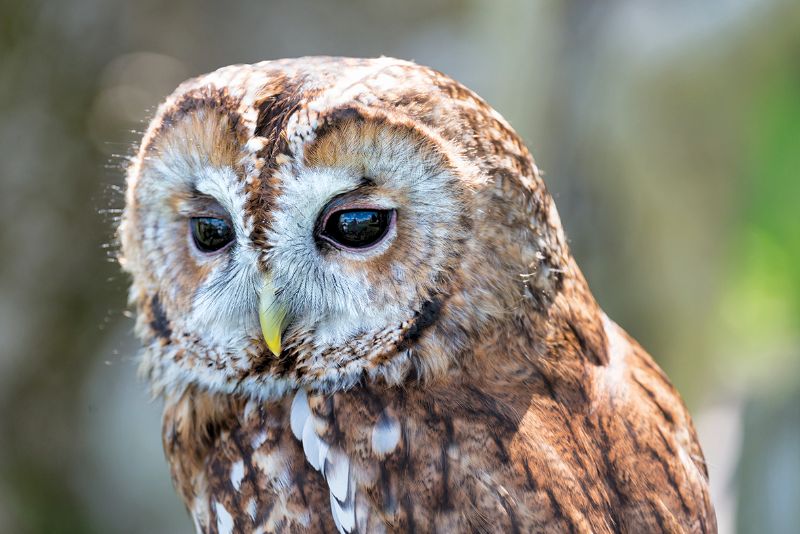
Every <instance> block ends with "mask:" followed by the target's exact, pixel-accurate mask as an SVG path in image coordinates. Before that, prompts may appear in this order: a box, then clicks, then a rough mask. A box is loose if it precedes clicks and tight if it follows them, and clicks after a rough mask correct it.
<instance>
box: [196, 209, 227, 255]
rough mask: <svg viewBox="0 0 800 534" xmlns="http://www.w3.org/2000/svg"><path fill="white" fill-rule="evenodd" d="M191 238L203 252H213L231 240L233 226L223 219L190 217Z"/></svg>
mask: <svg viewBox="0 0 800 534" xmlns="http://www.w3.org/2000/svg"><path fill="white" fill-rule="evenodd" d="M191 225H192V238H193V239H194V244H195V245H197V248H198V249H200V250H202V251H203V252H214V251H215V250H219V249H221V248H222V247H224V246H225V245H227V244H228V243H230V242H231V241H233V228H231V225H230V223H229V222H228V221H226V220H225V219H218V218H216V217H192V221H191Z"/></svg>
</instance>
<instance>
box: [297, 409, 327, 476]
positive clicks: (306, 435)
mask: <svg viewBox="0 0 800 534" xmlns="http://www.w3.org/2000/svg"><path fill="white" fill-rule="evenodd" d="M322 443H323V441H322V440H321V439H320V437H319V436H317V433H316V432H315V430H314V418H313V417H308V418H307V419H306V424H305V425H304V426H303V452H304V453H305V455H306V460H308V463H310V464H311V467H313V468H314V469H316V470H317V471H319V470H320V462H319V448H320V446H321V445H322ZM325 445H326V446H327V444H325Z"/></svg>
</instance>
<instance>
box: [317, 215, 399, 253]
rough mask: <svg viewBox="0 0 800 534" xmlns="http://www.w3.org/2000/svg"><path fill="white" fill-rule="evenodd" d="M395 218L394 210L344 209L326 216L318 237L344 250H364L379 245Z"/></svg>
mask: <svg viewBox="0 0 800 534" xmlns="http://www.w3.org/2000/svg"><path fill="white" fill-rule="evenodd" d="M394 218H395V211H394V210H380V209H366V208H358V209H346V210H340V211H334V212H333V213H331V214H330V215H328V216H327V218H326V219H325V222H324V226H323V228H322V232H321V233H320V237H322V238H323V239H325V240H327V241H329V242H331V243H333V244H334V245H336V246H338V247H339V248H344V249H366V248H369V247H371V246H373V245H375V244H377V243H379V242H380V241H381V240H382V239H383V238H384V237H385V236H386V234H387V232H388V230H389V227H390V226H391V224H392V222H393V221H394Z"/></svg>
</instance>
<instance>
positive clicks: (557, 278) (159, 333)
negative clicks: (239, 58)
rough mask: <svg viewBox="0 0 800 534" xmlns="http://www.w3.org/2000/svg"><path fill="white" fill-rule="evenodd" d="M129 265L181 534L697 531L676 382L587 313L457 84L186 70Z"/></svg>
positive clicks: (395, 67) (554, 220)
mask: <svg viewBox="0 0 800 534" xmlns="http://www.w3.org/2000/svg"><path fill="white" fill-rule="evenodd" d="M118 235H119V239H120V242H121V253H120V263H121V265H122V267H123V269H124V270H125V271H127V272H128V273H130V276H131V279H132V284H131V289H130V296H129V298H130V302H131V305H132V307H134V308H135V310H136V317H137V319H136V332H137V334H138V336H139V337H140V338H141V340H142V344H143V351H142V357H141V371H142V374H143V376H144V377H146V379H147V380H148V381H149V383H150V384H151V385H152V388H153V391H154V393H155V395H157V396H159V397H161V398H163V400H164V415H163V427H162V431H163V432H162V439H163V445H164V450H165V453H166V456H167V459H168V461H169V464H170V467H171V475H172V480H173V483H174V485H175V487H176V489H177V492H178V493H179V494H180V496H181V498H182V500H183V501H184V503H185V504H186V507H187V508H188V510H189V512H190V515H191V517H192V518H193V521H194V524H195V527H196V529H197V531H198V532H208V533H218V534H229V533H232V532H258V533H265V532H312V533H314V532H335V531H337V530H338V531H339V532H412V531H415V532H512V533H514V532H596V533H602V532H632V533H639V532H713V531H715V530H716V524H715V516H714V511H713V508H712V506H711V504H710V500H709V488H708V473H707V470H706V464H705V461H704V459H703V453H702V451H701V449H700V445H699V444H698V440H697V436H696V434H695V430H694V427H693V425H692V421H691V419H690V417H689V414H688V413H687V410H686V408H685V406H684V404H683V403H682V401H681V399H680V397H679V395H678V393H677V392H676V391H675V389H674V388H673V386H672V385H671V384H670V382H669V380H668V379H667V377H666V376H665V374H664V373H663V372H662V371H661V369H659V367H658V366H657V365H656V364H655V363H654V362H653V360H652V359H651V358H650V356H648V354H647V353H646V352H645V351H644V350H643V349H642V348H641V347H640V346H639V345H638V344H637V343H636V341H635V340H633V339H632V338H631V337H630V336H629V335H628V334H626V333H625V331H623V330H622V329H621V328H620V327H619V326H617V325H616V324H615V323H614V322H613V321H612V320H611V319H609V318H608V317H607V316H606V315H605V314H604V313H603V311H602V310H601V309H600V307H599V306H598V304H597V303H596V301H595V300H594V298H593V297H592V294H591V292H590V290H589V288H588V286H587V283H586V280H585V279H584V277H583V275H582V274H581V271H580V269H579V268H578V266H577V265H576V263H575V260H574V259H573V257H572V255H571V254H570V251H569V248H568V246H567V240H566V238H565V236H564V231H563V229H562V226H561V222H560V220H559V216H558V213H557V211H556V207H555V205H554V203H553V199H552V197H551V196H550V195H549V194H548V192H547V189H546V188H545V185H544V183H543V181H542V179H541V174H540V172H539V170H538V169H537V167H536V165H535V164H534V162H533V159H532V157H531V155H530V154H529V152H528V150H527V149H526V147H525V145H524V144H523V143H522V141H521V140H520V138H519V137H518V136H517V135H516V133H515V132H514V131H513V130H512V129H511V127H510V126H509V124H508V123H507V122H506V121H505V120H504V119H503V118H502V117H501V116H500V114H498V113H497V112H496V111H495V110H493V109H492V108H491V107H490V106H489V105H488V104H487V103H486V102H484V101H483V100H482V99H481V98H480V97H478V96H477V95H476V94H475V93H473V92H471V91H470V90H469V89H467V88H465V87H464V86H462V85H460V84H458V83H457V82H455V81H453V80H452V79H450V78H448V77H447V76H445V75H443V74H441V73H439V72H436V71H434V70H431V69H429V68H425V67H422V66H418V65H416V64H414V63H410V62H406V61H400V60H395V59H390V58H380V59H348V58H328V57H307V58H300V59H291V60H280V61H268V62H263V63H257V64H253V65H235V66H230V67H226V68H222V69H220V70H217V71H216V72H214V73H211V74H208V75H204V76H200V77H198V78H195V79H192V80H189V81H187V82H185V83H183V84H182V85H181V86H179V87H178V88H177V89H176V91H175V92H174V93H173V94H172V95H171V96H169V97H168V98H167V99H166V101H165V102H164V103H163V104H162V105H161V106H160V107H159V109H158V111H157V113H156V116H155V118H154V119H153V120H152V122H151V123H150V125H149V127H148V128H147V131H146V133H145V134H144V136H143V139H142V141H141V145H140V147H139V149H138V152H137V154H136V156H135V157H134V158H132V160H131V164H130V167H129V169H128V172H127V189H126V200H125V208H124V213H123V216H122V218H121V223H120V225H119V229H118Z"/></svg>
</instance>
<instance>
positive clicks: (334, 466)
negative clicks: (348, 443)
mask: <svg viewBox="0 0 800 534" xmlns="http://www.w3.org/2000/svg"><path fill="white" fill-rule="evenodd" d="M394 421H395V422H397V420H396V419H394ZM289 423H290V425H291V427H292V433H293V434H294V435H295V437H297V439H299V440H300V442H301V443H302V444H303V453H304V454H305V456H306V461H308V463H309V464H311V467H313V468H314V469H316V470H317V471H320V472H321V473H322V476H323V477H324V478H325V480H326V481H327V482H328V490H329V491H330V500H331V514H332V515H333V521H334V523H336V529H337V530H338V531H339V532H351V531H352V530H353V529H354V527H355V524H356V512H355V505H354V503H355V484H354V483H353V480H352V479H351V471H350V459H349V458H348V457H347V455H346V454H345V453H344V452H343V451H342V450H341V449H339V448H337V447H331V446H330V445H329V444H328V443H327V442H326V441H325V440H324V439H322V438H320V437H319V435H317V431H316V426H315V424H314V423H315V421H314V416H313V414H312V413H311V408H310V407H309V405H308V394H307V393H306V391H305V390H303V389H300V390H298V391H297V393H296V394H295V396H294V399H292V409H291V413H290V415H289ZM387 426H388V427H389V428H390V432H389V433H390V434H391V427H392V425H391V422H390V423H389V424H388V425H387ZM399 428H400V423H399V422H397V433H398V437H397V438H395V441H397V440H399ZM373 441H374V436H373ZM392 448H393V447H392Z"/></svg>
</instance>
